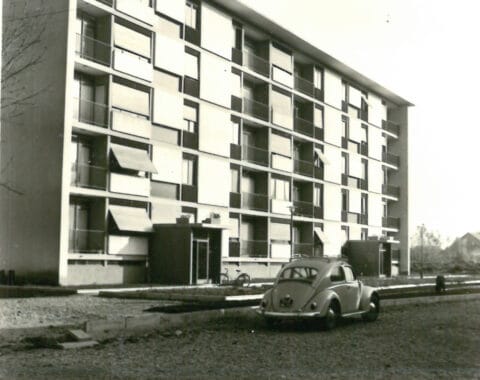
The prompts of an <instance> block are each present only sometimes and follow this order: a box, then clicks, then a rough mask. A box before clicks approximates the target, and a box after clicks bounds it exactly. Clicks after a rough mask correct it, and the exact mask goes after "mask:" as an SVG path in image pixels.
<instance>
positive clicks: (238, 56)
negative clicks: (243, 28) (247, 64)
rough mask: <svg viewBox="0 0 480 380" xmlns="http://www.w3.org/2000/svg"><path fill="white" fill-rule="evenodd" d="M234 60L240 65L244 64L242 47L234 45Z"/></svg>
mask: <svg viewBox="0 0 480 380" xmlns="http://www.w3.org/2000/svg"><path fill="white" fill-rule="evenodd" d="M232 62H234V63H236V64H237V65H240V66H241V65H242V64H243V54H242V51H241V50H240V49H237V48H234V47H232Z"/></svg>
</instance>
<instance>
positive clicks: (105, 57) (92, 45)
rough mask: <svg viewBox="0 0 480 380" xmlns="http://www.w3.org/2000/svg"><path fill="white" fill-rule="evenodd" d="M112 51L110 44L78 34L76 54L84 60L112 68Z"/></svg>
mask: <svg viewBox="0 0 480 380" xmlns="http://www.w3.org/2000/svg"><path fill="white" fill-rule="evenodd" d="M111 50H112V48H111V47H110V44H108V43H106V42H103V41H100V40H96V39H94V38H91V37H87V36H85V35H83V34H79V33H78V34H77V43H76V46H75V53H76V54H77V55H78V56H79V57H80V58H82V59H87V60H89V61H92V62H95V63H99V64H100V65H105V66H110V57H111Z"/></svg>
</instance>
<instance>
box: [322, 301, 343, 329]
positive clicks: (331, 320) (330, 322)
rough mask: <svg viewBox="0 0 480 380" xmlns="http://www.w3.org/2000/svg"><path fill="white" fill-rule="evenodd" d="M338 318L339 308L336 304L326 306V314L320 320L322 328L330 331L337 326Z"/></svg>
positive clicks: (333, 302)
mask: <svg viewBox="0 0 480 380" xmlns="http://www.w3.org/2000/svg"><path fill="white" fill-rule="evenodd" d="M339 318H340V307H339V305H338V302H336V301H332V302H330V305H328V309H327V314H326V315H325V317H323V318H322V326H323V328H324V329H325V330H332V329H334V328H335V327H336V326H337V323H338V319H339Z"/></svg>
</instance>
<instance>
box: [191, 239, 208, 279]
mask: <svg viewBox="0 0 480 380" xmlns="http://www.w3.org/2000/svg"><path fill="white" fill-rule="evenodd" d="M192 255H193V257H192V259H193V260H192V264H193V271H192V274H193V277H194V278H193V280H194V281H193V283H194V284H206V283H208V282H209V280H210V247H209V241H208V240H200V239H194V240H193V252H192Z"/></svg>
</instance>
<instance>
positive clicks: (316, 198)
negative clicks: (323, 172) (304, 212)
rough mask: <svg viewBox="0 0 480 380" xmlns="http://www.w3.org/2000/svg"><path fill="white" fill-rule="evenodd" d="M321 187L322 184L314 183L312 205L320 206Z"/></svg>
mask: <svg viewBox="0 0 480 380" xmlns="http://www.w3.org/2000/svg"><path fill="white" fill-rule="evenodd" d="M322 187H323V186H322V185H315V187H314V188H313V205H314V206H316V207H322V203H323V202H322V200H323V196H322V192H323V191H322V190H323V189H322Z"/></svg>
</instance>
